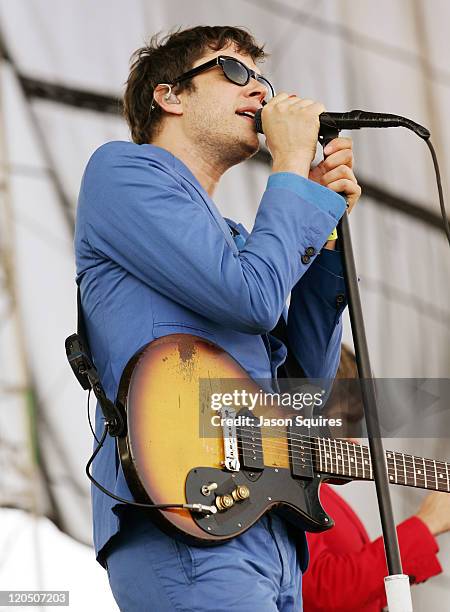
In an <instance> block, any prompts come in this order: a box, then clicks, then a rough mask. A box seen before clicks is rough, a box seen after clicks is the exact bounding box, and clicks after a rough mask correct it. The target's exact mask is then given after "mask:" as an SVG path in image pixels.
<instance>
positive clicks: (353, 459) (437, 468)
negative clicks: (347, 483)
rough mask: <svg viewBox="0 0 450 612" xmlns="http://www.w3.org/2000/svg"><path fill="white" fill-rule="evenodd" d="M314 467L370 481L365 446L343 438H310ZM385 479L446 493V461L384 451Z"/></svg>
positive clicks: (449, 483) (449, 478)
mask: <svg viewBox="0 0 450 612" xmlns="http://www.w3.org/2000/svg"><path fill="white" fill-rule="evenodd" d="M311 443H312V444H311V446H312V448H313V449H314V452H313V453H312V457H313V462H314V468H315V470H316V471H317V472H320V473H322V474H330V475H334V476H344V477H348V478H351V479H354V480H373V470H372V461H371V458H370V452H369V448H368V447H367V446H362V445H360V444H353V443H352V442H347V441H346V440H331V439H329V438H311ZM386 464H387V472H388V478H389V481H390V482H391V483H393V484H399V485H406V486H408V487H418V488H421V489H434V490H436V491H446V492H450V470H449V468H450V464H449V463H447V462H445V461H436V460H434V459H424V458H423V457H415V456H414V455H407V454H405V453H398V452H394V451H386Z"/></svg>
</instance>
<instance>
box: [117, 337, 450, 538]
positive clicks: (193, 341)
mask: <svg viewBox="0 0 450 612" xmlns="http://www.w3.org/2000/svg"><path fill="white" fill-rule="evenodd" d="M237 383H238V384H239V389H240V390H243V389H245V390H246V391H247V392H248V393H253V394H256V393H258V392H259V391H260V386H258V385H257V384H256V383H255V382H254V381H253V380H252V379H251V378H250V377H249V376H248V374H247V373H246V372H245V370H244V369H243V368H242V367H241V366H240V365H239V364H238V363H237V362H236V361H235V360H234V359H233V358H232V357H231V356H230V355H228V354H227V353H226V352H225V351H224V350H222V349H221V348H220V347H218V346H217V345H215V344H213V343H212V342H209V341H208V340H205V339H203V338H200V337H197V336H192V335H187V334H173V335H169V336H165V337H163V338H159V339H157V340H154V341H153V342H151V343H150V344H148V345H146V346H145V347H143V348H142V349H141V350H139V351H138V352H137V353H136V354H135V355H134V356H133V358H132V359H131V360H130V361H129V363H128V364H127V366H126V368H125V370H124V372H123V375H122V378H121V381H120V385H119V391H118V395H117V399H116V402H117V403H118V404H119V405H120V406H121V407H123V409H124V411H125V413H126V423H127V428H126V434H125V435H123V436H121V437H119V438H118V439H117V445H118V451H119V456H120V460H121V463H122V467H123V471H124V474H125V477H126V479H127V483H128V485H129V487H130V490H131V492H132V494H133V496H134V498H135V500H136V501H139V502H142V503H148V504H198V505H201V507H202V510H201V511H197V510H192V509H187V508H168V509H165V510H149V520H154V521H156V522H157V524H159V526H160V527H161V528H162V529H163V530H165V531H166V532H168V533H170V534H171V535H173V536H175V537H178V538H181V539H185V540H186V541H188V542H190V543H193V544H196V545H201V544H205V545H206V544H214V543H220V542H223V541H226V540H229V539H230V538H233V537H235V536H237V535H239V534H241V533H243V532H244V531H246V530H247V529H248V528H249V527H251V526H252V525H253V524H254V523H255V522H256V521H257V520H258V519H259V518H260V517H261V516H262V515H263V514H264V513H266V512H267V511H269V510H270V509H274V508H277V509H278V511H279V512H281V513H282V514H283V515H284V516H285V517H286V519H287V520H288V521H290V522H292V523H293V524H295V525H297V526H298V527H300V528H303V529H305V530H307V531H322V530H325V529H329V528H330V527H332V525H333V521H332V519H331V517H329V516H328V515H327V514H326V512H325V511H324V509H323V508H322V506H321V504H320V499H319V488H320V484H321V482H322V481H323V480H324V479H330V478H339V479H343V480H345V479H365V480H369V479H372V477H373V474H372V467H371V464H370V456H369V452H368V449H367V447H364V446H359V445H355V444H352V443H350V442H347V441H342V440H339V441H337V440H330V439H326V438H312V437H311V438H310V437H307V436H304V435H303V434H301V433H299V432H298V430H297V429H296V427H295V425H294V426H292V427H289V426H285V427H283V426H280V427H275V428H274V427H273V425H272V424H273V420H271V421H270V423H271V425H267V427H266V426H265V425H261V426H260V425H258V424H259V423H265V422H268V420H269V419H281V421H283V420H285V419H286V417H287V414H288V413H287V412H286V408H284V407H280V406H276V405H275V406H269V407H268V406H262V405H257V406H255V407H254V409H253V410H251V411H250V410H248V408H239V407H236V408H235V412H234V413H233V409H234V407H233V406H232V407H230V414H235V415H236V416H240V417H241V418H242V419H244V424H243V425H242V426H237V427H236V428H235V429H233V430H232V431H230V430H227V429H225V430H224V428H223V427H221V426H217V425H213V424H212V422H213V421H212V417H213V416H216V417H219V416H221V415H222V413H220V414H219V413H214V411H213V410H212V408H211V394H212V393H226V392H229V391H230V390H231V389H232V388H234V387H236V385H237ZM281 421H280V422H281ZM216 422H217V418H216ZM277 422H278V421H277ZM227 434H228V435H227ZM394 456H395V453H394ZM403 457H405V455H403ZM423 461H431V460H423ZM435 463H436V462H435ZM441 463H442V462H441ZM443 465H445V469H446V474H447V480H446V483H447V489H441V490H448V464H443ZM391 467H392V468H397V467H398V466H397V465H396V464H395V458H394V464H393V465H392V466H391ZM388 468H389V461H388ZM392 473H394V471H393V472H392ZM398 473H400V470H397V469H395V475H396V477H397V474H398ZM408 473H409V470H408ZM441 480H442V478H441ZM397 482H398V483H399V484H406V485H411V486H419V487H420V486H421V487H423V488H435V487H432V486H426V487H424V484H423V483H422V482H421V481H420V479H419V481H417V478H416V479H415V483H413V482H412V480H411V481H410V482H408V478H407V474H406V471H405V481H404V482H402V481H401V480H397ZM428 484H430V482H429V483H428ZM439 484H440V482H437V481H436V487H438V485H439ZM208 509H210V510H208Z"/></svg>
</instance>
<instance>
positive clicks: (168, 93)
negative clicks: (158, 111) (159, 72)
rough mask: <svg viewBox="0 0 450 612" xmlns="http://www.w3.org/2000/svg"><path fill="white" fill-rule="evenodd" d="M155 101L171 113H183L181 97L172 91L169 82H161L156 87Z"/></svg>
mask: <svg viewBox="0 0 450 612" xmlns="http://www.w3.org/2000/svg"><path fill="white" fill-rule="evenodd" d="M155 103H156V104H158V106H160V107H161V108H162V109H163V111H165V112H166V113H169V114H171V115H182V114H183V104H182V102H181V100H180V98H179V97H178V96H176V95H175V94H174V93H173V92H172V86H171V85H168V84H167V83H160V84H159V85H157V86H156V87H155V89H154V91H153V104H155Z"/></svg>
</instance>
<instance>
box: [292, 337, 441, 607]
mask: <svg viewBox="0 0 450 612" xmlns="http://www.w3.org/2000/svg"><path fill="white" fill-rule="evenodd" d="M337 376H338V377H340V378H346V379H350V378H354V377H355V376H356V366H355V361H354V355H353V353H352V352H351V351H350V350H349V349H347V347H344V346H343V347H342V358H341V364H340V367H339V370H338V375H337ZM331 411H332V412H333V416H336V415H337V414H340V415H341V416H343V412H342V405H341V407H340V409H339V408H338V409H336V404H334V406H332V408H331ZM344 412H345V410H344ZM356 412H357V410H356V411H355V410H353V411H352V415H351V416H350V417H349V414H348V413H347V414H345V417H346V418H347V420H350V421H352V422H353V423H355V422H356V421H357V415H356ZM355 415H356V416H355ZM327 416H329V414H328V413H327ZM360 416H361V413H360ZM320 499H321V502H322V505H323V507H324V508H325V510H326V512H327V513H328V514H330V516H331V517H332V518H333V519H334V521H335V526H334V527H333V528H332V529H330V530H329V531H325V532H322V533H308V534H307V539H308V545H309V551H310V562H309V566H308V569H307V571H306V573H305V574H304V576H303V610H304V612H325V611H326V612H341V611H342V612H344V611H345V612H380V610H382V609H383V608H384V607H385V606H386V597H385V591H384V577H385V576H387V574H388V570H387V566H386V557H385V552H384V545H383V540H382V538H381V537H380V538H378V539H376V540H374V541H372V542H371V541H370V538H369V535H368V533H367V531H366V529H365V527H364V525H363V523H362V522H361V520H360V519H359V518H358V516H357V515H356V513H355V512H354V511H353V509H352V508H351V507H350V506H349V504H347V502H346V501H344V499H343V498H342V497H341V496H340V495H338V493H337V492H336V491H335V489H334V488H332V487H331V486H328V485H326V484H323V485H322V486H321V489H320ZM449 530H450V495H448V494H446V493H438V492H433V493H430V494H429V495H427V497H425V499H424V501H423V503H422V505H421V507H420V509H419V510H418V512H417V513H416V514H415V515H413V516H411V517H410V518H408V519H407V520H405V521H403V522H402V523H400V524H399V525H398V526H397V534H398V540H399V546H400V554H401V558H402V565H403V572H404V573H405V574H408V575H409V577H410V581H411V583H412V584H417V583H419V582H424V581H425V580H427V579H428V578H430V577H431V576H435V575H436V574H439V573H441V572H442V567H441V565H440V563H439V560H438V558H437V556H436V555H437V552H438V551H439V547H438V544H437V541H436V538H435V536H437V535H439V534H440V533H444V532H446V531H449Z"/></svg>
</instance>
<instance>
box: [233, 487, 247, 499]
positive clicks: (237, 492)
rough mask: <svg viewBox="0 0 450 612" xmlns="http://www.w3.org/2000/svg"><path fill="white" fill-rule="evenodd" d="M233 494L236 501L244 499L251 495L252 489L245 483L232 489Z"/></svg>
mask: <svg viewBox="0 0 450 612" xmlns="http://www.w3.org/2000/svg"><path fill="white" fill-rule="evenodd" d="M231 495H232V497H233V499H234V501H235V502H238V501H242V500H243V499H248V498H249V497H250V489H249V488H248V487H246V486H245V485H238V486H237V487H236V488H235V489H234V490H233V491H231Z"/></svg>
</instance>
